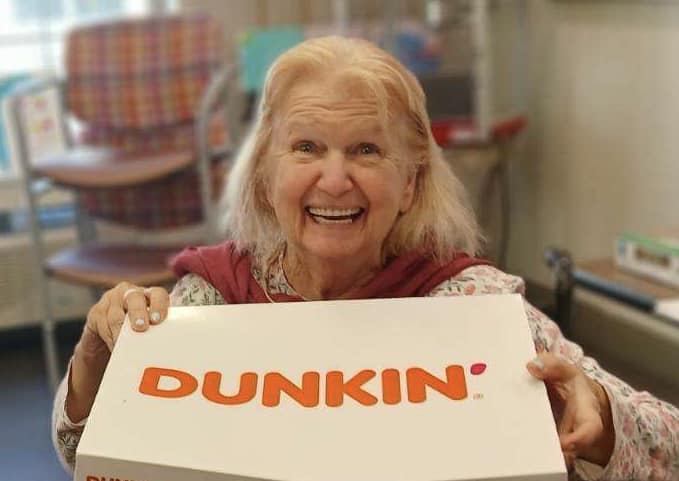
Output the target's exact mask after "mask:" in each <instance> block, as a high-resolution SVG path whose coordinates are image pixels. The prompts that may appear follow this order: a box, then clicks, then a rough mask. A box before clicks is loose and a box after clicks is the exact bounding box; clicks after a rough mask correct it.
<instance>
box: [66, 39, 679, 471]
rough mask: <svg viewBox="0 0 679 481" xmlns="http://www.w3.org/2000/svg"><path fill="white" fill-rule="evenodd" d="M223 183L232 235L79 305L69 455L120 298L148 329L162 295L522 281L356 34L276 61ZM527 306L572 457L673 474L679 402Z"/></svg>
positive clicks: (421, 110)
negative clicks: (506, 268)
mask: <svg viewBox="0 0 679 481" xmlns="http://www.w3.org/2000/svg"><path fill="white" fill-rule="evenodd" d="M227 196H228V197H227V203H228V209H227V212H228V216H227V219H226V224H227V227H228V231H229V234H230V238H231V239H232V240H230V241H228V242H225V243H223V244H221V245H217V246H212V247H201V248H197V249H196V248H191V249H187V250H185V251H184V252H183V253H182V254H180V255H179V256H178V257H177V258H176V259H175V261H174V268H175V271H176V272H177V274H178V275H179V276H180V277H181V278H180V279H179V281H178V283H177V284H176V286H175V287H174V289H173V291H172V293H171V294H169V295H168V293H167V292H166V291H165V290H164V289H162V288H159V287H153V288H149V289H142V288H140V287H137V286H133V285H131V284H129V283H123V284H121V285H119V286H117V287H116V288H114V289H111V290H110V291H108V292H106V293H105V294H104V295H103V297H102V298H101V300H100V301H99V302H98V303H97V304H96V305H95V306H94V307H92V309H91V310H90V312H89V314H88V317H87V323H86V325H85V328H84V330H83V334H82V338H81V340H80V342H79V343H78V345H77V346H76V348H75V351H74V354H73V358H72V359H71V363H70V365H69V370H68V374H67V376H66V377H65V379H64V381H63V382H62V384H61V386H60V389H59V391H58V393H57V396H56V400H55V407H54V426H53V428H54V439H55V442H56V446H57V449H58V452H59V454H60V456H61V458H62V459H63V460H64V462H65V464H66V465H67V466H72V465H73V462H74V454H75V448H76V446H77V443H78V441H79V438H80V433H81V432H82V429H83V426H84V424H85V421H86V418H87V416H88V414H89V412H90V409H91V406H92V403H93V401H94V397H95V394H96V392H97V389H98V387H99V384H100V382H101V378H102V375H103V372H104V368H105V366H106V364H107V362H108V359H109V355H110V350H111V349H112V348H113V345H114V343H115V341H116V339H117V337H118V333H119V332H120V328H121V325H122V323H123V319H124V318H125V315H126V314H127V315H128V317H129V319H130V320H131V322H132V328H133V329H134V330H136V331H138V332H143V331H146V330H147V329H149V325H153V324H157V323H159V322H161V321H162V320H163V319H164V318H165V316H166V314H167V308H168V305H204V304H223V303H251V302H282V301H304V300H321V299H349V298H353V299H357V298H375V297H407V296H457V295H478V294H488V293H515V292H523V282H522V280H521V279H519V278H517V277H514V276H511V275H508V274H504V273H502V272H500V271H498V270H497V269H495V268H493V267H491V266H490V265H488V263H487V262H484V261H481V260H479V259H476V258H474V257H473V255H474V253H475V252H476V251H477V248H478V239H479V236H478V229H477V226H476V223H475V220H474V218H473V216H472V214H471V212H470V210H469V208H468V207H467V204H466V201H465V199H464V195H463V189H462V187H461V185H460V184H459V182H458V180H457V179H456V178H455V177H454V175H453V174H452V172H451V171H450V170H449V168H448V167H447V165H446V163H445V161H444V160H443V158H442V155H441V152H440V150H439V148H438V147H437V146H436V144H435V142H434V139H433V138H432V135H431V132H430V130H429V119H428V117H427V113H426V111H425V99H424V94H423V92H422V89H421V88H420V86H419V85H418V83H417V80H416V79H415V77H414V76H413V75H412V74H411V73H410V72H408V71H407V70H406V69H405V68H404V67H403V66H402V65H401V64H399V63H398V61H396V60H395V59H394V58H393V57H391V56H390V55H388V54H387V53H386V52H384V51H382V50H380V49H379V48H377V47H375V46H374V45H372V44H370V43H368V42H365V41H361V40H350V39H343V38H338V37H328V38H320V39H315V40H310V41H307V42H304V43H302V44H301V45H299V46H297V47H296V48H293V49H292V50H290V51H288V52H287V53H285V54H284V55H282V56H281V57H280V58H279V59H278V60H277V61H276V63H275V64H274V65H273V66H272V67H271V70H270V71H269V74H268V78H267V81H266V85H265V88H264V92H263V97H262V102H261V106H260V111H259V115H258V118H257V122H256V124H255V126H254V128H253V130H252V133H251V135H250V137H249V138H248V140H247V142H246V143H245V145H244V147H243V149H242V150H241V152H240V154H239V157H238V159H237V161H236V164H235V166H234V169H233V171H232V173H231V176H230V185H229V188H228V189H227ZM526 314H527V317H528V319H529V321H530V326H531V330H532V334H533V339H534V342H535V346H536V348H537V350H538V352H539V354H538V356H537V357H536V358H535V359H534V360H532V361H531V362H529V363H528V365H527V369H528V370H529V372H530V373H531V374H532V375H533V376H535V377H537V378H539V379H543V380H544V381H545V382H546V383H548V387H550V388H551V389H550V390H551V391H553V394H554V395H553V396H552V402H553V408H554V413H555V418H556V419H557V423H558V431H559V436H560V439H561V446H562V450H563V454H564V457H565V459H566V462H567V464H568V466H569V467H575V469H576V471H577V472H578V473H579V474H580V475H581V476H584V477H592V476H596V477H603V478H604V479H632V478H634V479H679V461H678V460H679V412H678V411H677V410H676V409H675V408H674V407H672V406H670V405H668V404H666V403H663V402H662V401H659V400H657V399H655V398H654V397H652V396H651V395H649V394H648V393H644V392H635V391H634V390H633V389H631V388H630V387H628V386H627V385H626V384H624V383H623V382H622V381H620V380H618V379H616V378H615V377H613V376H611V375H610V374H608V373H606V372H605V371H604V370H602V369H601V368H600V367H599V365H598V364H597V363H596V361H594V360H593V359H591V358H588V357H585V356H584V355H583V352H582V349H581V348H580V347H579V346H577V345H575V344H573V343H572V342H570V341H568V340H566V339H565V338H564V337H563V336H562V335H561V333H560V331H559V329H558V327H557V326H556V325H555V324H554V322H552V321H551V320H549V319H548V318H547V317H545V316H544V315H543V314H542V313H541V312H539V311H538V310H536V309H535V308H533V307H532V306H530V305H529V304H528V303H526ZM489 335H491V334H490V333H489ZM583 461H588V463H586V462H583ZM597 465H598V472H596V473H593V472H592V470H594V471H596V466H597ZM588 469H589V471H588Z"/></svg>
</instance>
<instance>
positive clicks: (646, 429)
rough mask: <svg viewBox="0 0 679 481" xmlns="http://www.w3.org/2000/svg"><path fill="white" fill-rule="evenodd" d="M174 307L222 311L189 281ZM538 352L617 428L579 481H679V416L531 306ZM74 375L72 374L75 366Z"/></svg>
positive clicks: (475, 275)
mask: <svg viewBox="0 0 679 481" xmlns="http://www.w3.org/2000/svg"><path fill="white" fill-rule="evenodd" d="M252 273H253V275H254V277H255V278H256V279H257V281H258V282H259V283H260V285H262V286H264V285H265V284H266V289H267V291H268V292H269V293H270V294H276V293H285V294H291V295H297V294H296V292H295V291H294V289H293V288H292V286H291V285H290V283H289V282H288V281H287V279H286V278H285V274H284V272H283V271H282V269H281V268H278V269H276V268H274V269H272V270H271V271H270V273H269V278H268V279H266V281H264V280H263V279H262V273H261V272H260V271H259V270H257V269H256V268H254V269H253V272H252ZM524 289H525V287H524V282H523V280H522V279H521V278H519V277H516V276H512V275H509V274H506V273H504V272H502V271H499V270H497V269H495V268H494V267H491V266H473V267H469V268H467V269H465V270H464V271H462V272H461V273H459V274H458V275H456V276H454V277H453V278H451V279H449V280H447V281H445V282H443V283H441V284H440V285H438V286H437V287H435V288H434V289H433V290H432V291H431V292H430V293H429V296H468V295H483V294H508V293H520V294H523V293H524ZM170 300H171V304H172V305H175V306H199V305H213V304H224V299H223V298H222V296H221V294H220V293H219V292H218V291H217V290H216V289H215V288H214V287H213V286H212V285H210V284H209V283H208V282H207V281H205V280H204V279H203V278H201V277H199V276H197V275H195V274H188V275H186V276H184V277H183V278H182V279H180V280H179V281H178V282H177V284H176V285H175V287H174V289H173V291H172V293H171V294H170ZM525 308H526V315H527V317H528V321H529V324H530V328H531V332H532V335H533V341H534V342H535V347H536V349H538V350H541V349H542V350H547V351H551V352H555V353H558V354H560V355H562V356H564V357H565V358H567V359H569V360H570V361H572V362H574V363H575V364H577V365H579V366H580V367H581V368H582V369H583V370H584V371H585V373H586V374H587V375H589V376H590V377H591V378H593V379H595V380H596V381H598V382H599V384H601V385H602V386H603V387H604V389H605V390H606V392H607V394H608V397H609V400H610V404H611V411H612V414H613V423H614V426H615V448H614V451H613V455H612V456H611V459H610V462H609V463H608V465H607V466H606V467H604V468H601V467H598V466H594V465H592V464H589V463H586V462H584V461H580V460H579V461H576V463H575V471H574V472H573V473H571V478H573V479H586V480H591V479H603V480H652V481H656V480H658V481H659V480H677V481H679V410H677V408H675V407H673V406H671V405H669V404H667V403H665V402H663V401H661V400H659V399H657V398H655V397H653V396H652V395H651V394H649V393H647V392H638V391H635V390H634V389H632V388H631V387H629V386H628V385H627V384H625V383H624V382H623V381H621V380H620V379H617V378H616V377H614V376H613V375H611V374H609V373H607V372H606V371H604V370H603V369H601V367H599V364H598V363H597V362H596V361H595V360H594V359H592V358H590V357H587V356H585V355H584V353H583V351H582V348H581V347H580V346H578V345H577V344H575V343H573V342H571V341H569V340H567V339H566V338H564V337H563V335H562V334H561V331H560V330H559V327H558V326H557V325H556V324H555V323H554V322H553V321H552V320H551V319H549V318H548V317H547V316H545V315H544V314H543V313H542V312H540V311H539V310H537V309H536V308H535V307H533V306H532V305H530V304H529V303H528V302H525ZM69 372H70V366H69ZM67 380H68V374H67V376H66V377H65V378H64V380H63V381H62V383H61V385H60V387H59V390H58V392H57V395H56V398H55V403H54V412H53V423H52V437H53V440H54V444H55V447H56V449H57V452H58V453H59V457H60V459H61V460H62V463H63V464H64V466H65V467H66V468H68V469H73V466H74V463H75V450H76V447H77V445H78V441H79V440H80V435H81V434H82V430H83V427H84V425H85V423H86V420H83V421H81V422H80V423H73V422H71V421H70V420H69V419H68V416H67V415H66V407H65V400H66V394H67V389H68V382H67Z"/></svg>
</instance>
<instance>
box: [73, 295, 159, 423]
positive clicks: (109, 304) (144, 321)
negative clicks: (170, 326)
mask: <svg viewBox="0 0 679 481" xmlns="http://www.w3.org/2000/svg"><path fill="white" fill-rule="evenodd" d="M169 305H170V296H169V294H168V293H167V291H166V290H165V289H163V288H162V287H151V288H146V289H145V288H143V287H139V286H135V285H134V284H130V283H129V282H121V283H120V284H118V285H117V286H116V287H114V288H113V289H110V290H108V291H106V292H105V293H104V295H103V296H101V299H99V302H97V303H96V304H95V305H94V306H92V308H91V309H90V311H89V312H88V314H87V321H86V323H85V327H84V329H83V333H82V335H81V337H80V341H79V342H78V344H77V345H76V347H75V350H74V352H73V361H72V363H71V372H70V377H69V380H68V382H69V389H68V396H67V398H66V413H67V414H68V417H69V419H71V421H73V422H78V421H80V420H82V419H84V418H85V417H87V416H88V415H89V413H90V410H91V409H92V404H93V403H94V398H95V396H96V394H97V391H98V390H99V385H100V384H101V379H102V377H103V375H104V370H105V369H106V365H107V364H108V360H109V358H110V356H111V351H112V350H113V346H114V345H115V343H116V341H117V340H118V336H119V335H120V330H121V329H122V326H123V322H124V320H125V316H126V315H127V317H128V318H129V320H130V323H131V326H132V329H133V330H135V331H138V332H143V331H146V330H147V329H148V328H149V325H153V324H158V323H160V322H162V321H163V320H164V319H165V318H166V317H167V309H168V307H169Z"/></svg>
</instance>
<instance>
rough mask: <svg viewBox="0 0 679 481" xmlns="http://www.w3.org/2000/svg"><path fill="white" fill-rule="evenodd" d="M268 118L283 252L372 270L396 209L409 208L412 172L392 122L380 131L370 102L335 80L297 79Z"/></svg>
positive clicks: (399, 123) (272, 193)
mask: <svg viewBox="0 0 679 481" xmlns="http://www.w3.org/2000/svg"><path fill="white" fill-rule="evenodd" d="M281 107H282V108H281V109H280V110H279V111H278V112H277V115H275V117H274V128H273V136H272V143H271V148H270V151H269V157H268V160H269V162H270V166H271V167H270V169H271V170H270V173H271V177H270V182H269V185H270V189H269V200H270V202H271V204H272V205H273V208H274V210H275V213H276V216H277V218H278V221H279V223H280V225H281V228H282V230H283V234H284V236H285V238H286V240H287V242H288V249H292V250H294V254H296V255H297V256H298V257H300V258H302V259H305V258H306V259H310V258H309V256H312V257H314V258H316V259H317V260H322V261H326V262H327V261H331V262H337V263H338V266H339V265H340V264H339V263H342V262H343V261H351V262H352V263H353V262H354V261H359V262H365V263H368V264H367V265H366V267H368V266H370V267H373V266H374V265H375V263H379V262H380V261H381V251H382V245H383V243H384V240H385V239H386V237H387V235H388V234H389V231H390V230H391V228H392V226H393V225H394V222H395V221H396V218H397V216H398V215H399V213H402V212H405V211H406V210H407V209H408V208H409V207H410V205H411V203H412V199H413V191H414V175H408V173H407V172H406V171H405V169H404V168H402V167H398V166H397V165H396V163H394V162H393V161H392V160H390V159H393V158H395V157H398V158H401V159H404V157H405V151H404V150H403V147H401V146H400V140H401V138H402V137H401V138H399V135H398V134H399V132H402V131H403V129H404V127H405V125H404V124H405V121H404V120H403V119H395V120H394V121H393V122H392V123H391V125H390V126H389V131H388V132H385V131H384V130H383V129H382V128H381V126H380V123H379V121H378V118H377V115H376V112H377V108H376V104H375V102H374V101H371V99H369V98H366V97H365V96H364V95H358V94H357V92H355V91H354V92H352V89H350V88H348V87H346V85H345V86H343V85H342V83H341V82H338V81H337V79H336V78H333V77H332V76H330V77H324V78H321V79H318V78H315V79H314V81H304V82H298V83H297V84H296V85H295V86H294V87H293V88H292V89H291V90H290V91H289V92H288V94H287V96H286V100H285V102H284V103H283V105H282V106H281Z"/></svg>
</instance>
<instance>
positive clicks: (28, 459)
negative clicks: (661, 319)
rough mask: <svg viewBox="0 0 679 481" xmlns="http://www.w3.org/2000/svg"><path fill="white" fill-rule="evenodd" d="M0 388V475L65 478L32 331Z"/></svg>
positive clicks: (20, 338) (12, 354)
mask: <svg viewBox="0 0 679 481" xmlns="http://www.w3.org/2000/svg"><path fill="white" fill-rule="evenodd" d="M538 304H539V302H538ZM80 329H81V324H80V323H79V322H71V323H66V324H62V325H60V326H59V329H58V337H59V345H60V352H61V358H62V361H63V362H64V363H65V362H66V359H67V358H68V357H69V356H70V353H71V352H72V350H73V346H74V345H75V343H76V342H77V339H78V336H79V332H80ZM592 354H594V356H595V357H597V358H598V359H599V361H600V362H601V363H602V365H603V366H604V367H605V368H606V369H608V370H610V371H611V372H613V373H615V374H617V375H618V376H620V377H622V378H623V379H626V380H627V381H628V382H630V383H631V384H632V385H634V386H635V387H637V388H639V389H647V390H649V391H651V392H654V393H655V394H656V395H658V396H660V397H662V398H664V399H666V400H668V401H670V402H673V403H675V404H679V393H677V392H673V391H671V390H668V389H666V388H665V387H664V386H663V385H661V384H657V383H654V381H653V380H652V379H649V378H648V377H647V376H644V375H643V374H640V373H637V372H635V371H634V370H633V369H630V368H629V367H627V366H621V365H614V364H612V363H610V362H607V360H606V359H603V358H601V357H598V356H596V353H592ZM0 387H1V388H2V390H1V394H0V433H1V435H0V467H1V468H2V475H1V476H0V477H1V478H2V479H3V480H5V479H6V480H12V481H35V480H50V481H66V480H68V479H70V477H69V475H67V473H66V472H65V471H64V470H63V468H62V467H61V465H60V464H59V462H58V460H57V458H56V456H55V454H54V451H53V449H52V443H51V441H50V437H49V433H50V412H51V400H52V399H51V394H50V393H49V392H48V389H47V382H46V380H45V373H44V369H43V358H42V350H41V347H40V332H39V331H38V330H37V329H27V330H21V331H12V332H3V333H0Z"/></svg>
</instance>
